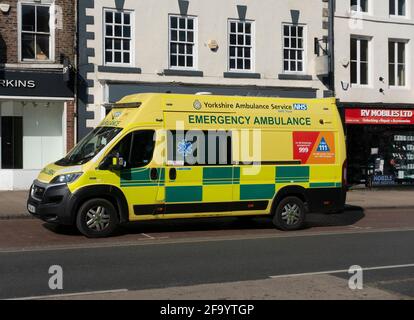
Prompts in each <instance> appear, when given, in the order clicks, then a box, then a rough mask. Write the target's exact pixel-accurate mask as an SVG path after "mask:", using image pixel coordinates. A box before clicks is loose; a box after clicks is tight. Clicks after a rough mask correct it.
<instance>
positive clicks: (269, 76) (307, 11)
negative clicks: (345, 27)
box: [87, 0, 327, 126]
mask: <svg viewBox="0 0 414 320" xmlns="http://www.w3.org/2000/svg"><path fill="white" fill-rule="evenodd" d="M237 5H246V6H247V16H246V19H248V20H254V21H255V34H256V37H255V53H256V59H255V70H254V72H257V73H260V74H261V75H262V79H260V80H258V79H228V78H223V72H226V71H228V58H227V41H228V40H227V23H228V19H229V18H238V12H237ZM324 6H326V3H323V1H322V0H307V1H302V0H289V1H284V0H283V1H282V0H260V1H258V0H243V1H235V0H226V1H223V0H209V1H205V0H190V1H189V9H188V14H189V15H194V16H197V17H198V48H197V49H198V59H197V60H198V68H197V69H198V70H201V71H203V72H204V77H201V78H195V77H171V76H168V77H166V76H163V75H158V73H161V72H162V71H163V70H164V69H167V68H168V15H169V14H179V5H178V1H177V0H157V1H150V2H149V1H145V0H126V1H125V6H124V8H125V9H131V10H134V12H135V22H134V23H135V30H134V38H135V60H134V63H133V67H139V68H141V69H142V74H140V75H137V74H123V73H120V74H109V73H99V72H98V71H97V66H99V65H103V44H102V39H103V35H102V12H103V8H104V7H107V8H114V7H115V1H114V0H101V1H95V8H94V9H87V14H88V15H93V16H94V21H95V24H94V25H90V26H88V27H87V31H90V32H95V39H94V40H88V48H95V57H93V58H89V62H90V63H93V64H95V73H93V74H89V76H88V78H89V79H92V80H94V82H95V86H94V88H91V89H89V93H90V94H91V95H93V96H94V98H95V104H94V105H90V106H89V108H88V109H89V110H90V111H94V112H95V120H92V121H89V122H88V123H87V125H88V126H95V125H97V123H98V122H99V121H100V120H101V118H102V117H103V109H102V108H101V107H100V106H101V104H102V103H104V102H105V97H104V90H103V88H104V86H103V84H104V83H105V82H107V81H124V82H125V81H126V82H138V81H142V82H174V81H175V82H182V83H194V84H213V85H214V84H220V85H258V86H270V87H305V88H315V89H318V90H319V92H318V94H319V95H322V91H323V90H326V88H325V87H324V86H323V84H322V83H321V82H320V81H319V79H318V78H317V77H316V76H315V74H314V67H315V65H314V64H315V55H314V53H313V39H314V38H315V37H317V38H322V36H324V35H326V34H327V30H324V29H323V28H322V11H323V7H324ZM290 10H300V18H299V23H303V24H306V30H307V44H308V45H307V50H306V55H307V60H306V72H304V73H305V74H308V75H313V80H312V81H292V80H278V74H279V73H282V68H283V66H282V45H281V41H282V28H281V27H282V23H283V22H291V21H292V18H291V12H290ZM209 40H216V41H217V42H218V44H219V50H218V51H217V52H213V51H211V50H210V49H209V48H208V47H207V43H208V41H209Z"/></svg>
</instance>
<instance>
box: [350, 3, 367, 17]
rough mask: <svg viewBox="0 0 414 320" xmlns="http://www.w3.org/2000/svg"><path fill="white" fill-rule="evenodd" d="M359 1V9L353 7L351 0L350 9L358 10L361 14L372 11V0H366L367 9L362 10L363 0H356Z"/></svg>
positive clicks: (352, 10)
mask: <svg viewBox="0 0 414 320" xmlns="http://www.w3.org/2000/svg"><path fill="white" fill-rule="evenodd" d="M356 1H357V10H354V9H353V6H352V0H350V11H351V12H357V13H360V14H370V12H371V1H370V0H366V1H367V11H363V10H361V8H362V6H361V0H356Z"/></svg>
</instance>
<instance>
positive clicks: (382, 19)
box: [335, 0, 414, 104]
mask: <svg viewBox="0 0 414 320" xmlns="http://www.w3.org/2000/svg"><path fill="white" fill-rule="evenodd" d="M406 2H407V4H408V8H407V12H408V16H407V17H406V18H397V17H390V16H389V0H370V3H369V6H370V12H369V13H368V14H363V15H362V16H360V17H357V18H356V19H355V18H351V16H352V17H355V15H354V14H353V15H351V14H350V1H336V13H335V58H336V59H335V69H336V70H335V77H336V79H335V82H336V83H335V87H336V95H337V98H338V99H340V101H342V102H366V103H411V104H412V103H413V101H414V90H413V82H414V80H413V79H414V78H413V75H414V63H413V61H412V54H413V52H414V19H413V18H414V1H412V0H406ZM351 35H361V36H367V37H372V39H371V42H370V51H371V52H370V61H369V68H370V72H369V74H370V83H369V85H368V86H366V87H357V86H356V87H352V86H350V87H349V88H348V90H344V89H343V85H344V87H347V86H348V84H350V80H351V79H350V65H348V66H347V67H344V66H343V64H342V61H343V60H349V59H350V37H351ZM389 39H404V40H407V41H408V44H407V47H406V48H407V59H406V60H407V85H406V87H404V88H390V86H389V85H388V40H389ZM380 77H383V78H384V79H385V80H384V82H381V81H379V78H380ZM381 88H382V89H384V91H385V92H384V93H380V92H379V90H380V89H381Z"/></svg>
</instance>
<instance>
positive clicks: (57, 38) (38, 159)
mask: <svg viewBox="0 0 414 320" xmlns="http://www.w3.org/2000/svg"><path fill="white" fill-rule="evenodd" d="M75 27H76V23H75V2H74V1H72V0H36V1H35V0H7V1H0V120H1V121H0V132H1V134H0V140H1V143H0V153H1V163H0V190H11V189H28V188H29V187H30V185H31V183H32V181H33V180H34V179H35V178H36V176H37V175H38V173H39V171H40V169H41V168H42V167H44V166H45V165H46V164H48V163H50V162H53V161H56V160H57V159H59V158H61V157H62V156H63V155H64V154H65V153H66V151H67V150H68V149H70V148H71V147H72V146H73V143H74V127H75V122H74V121H75V120H74V112H75V110H74V108H75V100H74V76H73V68H72V66H73V65H74V63H75V45H74V44H75V32H76V31H75Z"/></svg>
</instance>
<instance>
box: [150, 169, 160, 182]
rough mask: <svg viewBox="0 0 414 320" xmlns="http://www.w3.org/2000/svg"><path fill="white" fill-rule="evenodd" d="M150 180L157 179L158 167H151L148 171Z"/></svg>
mask: <svg viewBox="0 0 414 320" xmlns="http://www.w3.org/2000/svg"><path fill="white" fill-rule="evenodd" d="M150 177H151V180H157V179H158V169H156V168H152V169H151V172H150Z"/></svg>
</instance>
